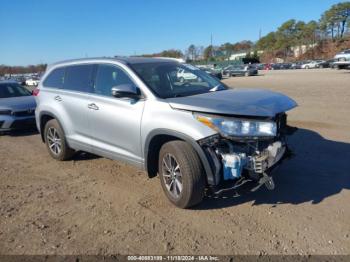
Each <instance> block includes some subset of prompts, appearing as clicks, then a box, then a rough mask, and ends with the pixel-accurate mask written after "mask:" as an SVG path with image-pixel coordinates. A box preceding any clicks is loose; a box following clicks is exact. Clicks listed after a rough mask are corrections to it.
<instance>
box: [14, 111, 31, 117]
mask: <svg viewBox="0 0 350 262" xmlns="http://www.w3.org/2000/svg"><path fill="white" fill-rule="evenodd" d="M34 114H35V111H34V109H28V110H25V111H17V112H12V115H14V116H18V117H22V116H34Z"/></svg>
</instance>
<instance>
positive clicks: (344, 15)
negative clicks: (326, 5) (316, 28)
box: [320, 2, 350, 40]
mask: <svg viewBox="0 0 350 262" xmlns="http://www.w3.org/2000/svg"><path fill="white" fill-rule="evenodd" d="M349 25H350V2H342V3H338V4H335V5H332V6H331V8H330V9H328V10H327V11H325V12H324V13H323V14H322V16H321V19H320V29H321V30H322V31H323V32H324V34H325V35H326V36H328V35H330V36H331V38H332V39H333V40H334V39H335V38H342V37H343V36H344V33H345V32H346V30H348V29H349Z"/></svg>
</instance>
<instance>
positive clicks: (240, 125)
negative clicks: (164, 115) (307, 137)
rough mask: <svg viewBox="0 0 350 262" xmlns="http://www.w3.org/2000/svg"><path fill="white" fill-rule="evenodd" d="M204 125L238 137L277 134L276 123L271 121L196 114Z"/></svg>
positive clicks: (271, 135)
mask: <svg viewBox="0 0 350 262" xmlns="http://www.w3.org/2000/svg"><path fill="white" fill-rule="evenodd" d="M194 117H195V118H196V119H197V120H198V121H199V122H201V123H203V124H204V125H206V126H208V127H210V128H212V129H214V130H215V131H217V132H219V133H220V134H222V135H223V136H236V137H273V136H276V130H277V128H276V123H275V122H271V121H259V120H247V119H238V118H236V119H234V118H225V117H216V116H208V115H201V114H194Z"/></svg>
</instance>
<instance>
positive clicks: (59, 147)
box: [44, 119, 74, 161]
mask: <svg viewBox="0 0 350 262" xmlns="http://www.w3.org/2000/svg"><path fill="white" fill-rule="evenodd" d="M44 137H45V143H46V146H47V149H48V151H49V153H50V155H51V156H52V157H53V158H54V159H56V160H60V161H64V160H67V159H69V158H71V157H72V156H73V154H74V150H73V149H71V148H69V146H68V144H67V142H66V138H65V135H64V132H63V129H62V128H61V126H60V124H59V123H58V122H57V120H56V119H51V120H50V121H48V122H47V123H46V125H45V129H44Z"/></svg>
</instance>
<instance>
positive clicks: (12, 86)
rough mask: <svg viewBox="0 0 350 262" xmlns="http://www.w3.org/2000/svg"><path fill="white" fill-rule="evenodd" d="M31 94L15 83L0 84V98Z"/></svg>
mask: <svg viewBox="0 0 350 262" xmlns="http://www.w3.org/2000/svg"><path fill="white" fill-rule="evenodd" d="M30 95H31V93H30V92H29V91H28V90H27V89H25V88H24V87H22V86H20V85H19V84H16V83H0V98H9V97H18V96H30Z"/></svg>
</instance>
